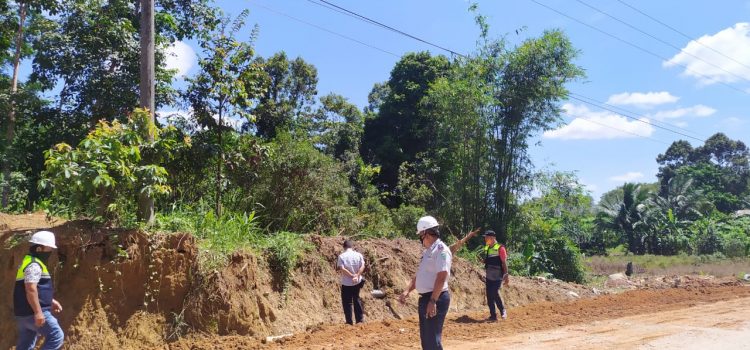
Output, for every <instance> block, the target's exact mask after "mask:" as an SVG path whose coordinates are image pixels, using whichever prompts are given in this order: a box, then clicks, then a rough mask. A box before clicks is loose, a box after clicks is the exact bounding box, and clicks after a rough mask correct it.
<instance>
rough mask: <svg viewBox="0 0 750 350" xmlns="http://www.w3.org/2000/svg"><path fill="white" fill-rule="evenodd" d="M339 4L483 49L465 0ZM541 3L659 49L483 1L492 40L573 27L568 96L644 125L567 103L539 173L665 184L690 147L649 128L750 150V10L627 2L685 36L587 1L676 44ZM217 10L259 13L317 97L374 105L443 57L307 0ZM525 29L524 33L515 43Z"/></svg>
mask: <svg viewBox="0 0 750 350" xmlns="http://www.w3.org/2000/svg"><path fill="white" fill-rule="evenodd" d="M331 1H332V2H333V3H335V4H338V5H340V6H343V7H345V8H348V9H350V10H352V11H355V12H358V13H360V14H363V15H366V16H368V17H370V18H373V19H376V20H378V21H381V22H383V23H385V24H388V25H390V26H393V27H396V28H398V29H400V30H403V31H405V32H407V33H410V34H413V35H415V36H418V37H421V38H424V39H426V40H429V41H431V42H434V43H436V44H439V45H441V46H443V47H447V48H450V49H451V50H454V51H456V52H461V53H471V52H472V51H473V49H474V47H475V45H474V44H475V40H476V37H477V34H478V30H477V28H476V26H475V25H474V21H473V16H472V15H471V14H470V13H469V12H468V11H467V10H466V9H467V7H468V5H469V3H468V2H467V1H464V0H431V1H430V0H419V1H418V0H380V1H352V0H349V1H345V0H331ZM536 1H538V2H540V3H543V4H545V5H547V6H549V7H552V8H554V9H556V10H558V11H561V12H563V13H565V14H566V15H568V16H571V17H574V18H576V19H578V20H580V21H581V22H584V23H586V24H588V25H590V26H593V27H595V28H598V29H599V30H602V31H605V32H608V33H611V34H613V35H615V36H617V37H619V38H621V39H622V40H626V41H629V42H631V43H633V44H635V45H638V46H640V47H642V48H643V50H647V51H650V52H651V54H648V53H644V52H643V51H641V50H639V49H636V48H634V47H632V46H630V45H628V44H625V43H623V42H621V41H618V40H617V39H613V38H612V37H610V36H607V35H605V34H602V33H600V32H598V31H596V30H595V29H592V28H590V27H587V26H586V25H583V24H581V23H578V22H576V21H574V20H572V19H569V18H566V17H564V16H563V15H561V14H559V13H556V12H553V11H551V10H549V9H547V8H545V7H542V6H540V5H538V4H536V3H534V2H533V1H531V0H514V1H509V0H504V1H479V6H480V9H481V11H482V13H483V14H485V15H486V16H487V17H488V18H489V23H490V25H491V31H492V33H493V34H494V35H497V36H500V35H506V34H507V39H508V40H509V42H510V43H518V42H520V41H521V40H523V39H525V38H529V37H533V36H538V35H539V34H540V33H542V32H543V31H544V30H546V29H552V28H560V29H562V30H564V31H565V33H566V34H567V35H568V36H569V37H570V39H571V40H572V42H573V44H574V46H575V47H576V48H578V49H579V50H580V51H581V54H580V57H579V58H578V60H577V62H576V63H577V64H578V65H580V66H582V67H583V68H584V69H585V70H586V74H587V78H586V79H584V80H582V81H580V82H576V83H573V84H571V85H570V86H569V88H570V90H571V91H572V92H574V93H576V94H577V95H576V96H585V97H587V98H590V99H594V100H596V101H600V102H608V103H609V104H611V105H615V106H618V107H621V108H624V109H626V110H628V111H630V112H632V113H629V115H631V116H634V117H637V118H638V119H641V120H642V121H643V122H638V121H634V120H630V119H627V118H625V117H623V116H619V115H616V114H614V113H611V112H608V111H605V110H602V109H600V108H598V107H595V106H591V105H586V104H583V103H581V102H579V101H575V100H570V101H567V102H565V107H566V110H567V111H568V113H567V115H566V116H565V122H566V123H567V125H566V126H562V127H561V128H560V129H558V130H555V131H551V132H548V133H545V134H544V135H540V136H539V137H538V138H537V141H539V142H540V143H539V145H535V146H533V147H532V148H531V154H532V157H533V160H534V163H535V164H536V165H537V167H539V168H543V167H548V168H553V169H557V170H564V171H576V172H577V173H578V175H579V178H580V179H581V180H582V182H583V183H585V184H586V185H587V187H588V188H589V190H590V191H591V192H592V194H593V195H594V197H595V198H597V199H598V197H599V196H600V195H601V194H602V193H603V192H605V191H607V190H610V189H612V188H614V187H615V186H618V185H621V184H622V183H623V182H624V181H643V182H651V181H655V179H656V178H655V174H656V172H657V164H656V162H655V158H656V156H657V154H659V153H661V152H664V150H666V148H667V147H668V145H669V144H670V143H671V142H672V141H674V140H677V139H685V137H684V136H681V135H678V134H675V133H672V132H669V131H665V130H662V129H659V128H656V127H653V126H651V125H650V124H649V123H651V124H657V123H658V124H659V125H663V126H665V127H667V128H670V129H677V128H682V130H678V131H680V132H682V133H686V134H690V135H694V136H696V137H697V138H698V139H705V138H707V137H709V136H710V135H712V134H714V133H715V132H719V131H721V132H724V133H726V134H727V135H729V136H730V137H731V138H734V139H741V140H742V141H744V142H745V143H748V144H750V137H748V135H750V132H749V131H750V108H748V103H747V102H748V100H749V99H750V80H749V79H750V24H748V22H750V1H747V0H724V1H721V2H720V5H719V2H710V1H702V0H683V1H676V0H669V1H646V0H623V1H624V2H625V3H627V4H629V5H631V6H633V7H635V8H637V9H638V10H641V11H643V12H644V13H646V14H648V15H650V16H653V17H654V18H657V19H659V20H661V21H663V22H665V23H667V24H669V25H671V26H672V27H674V28H676V29H678V30H679V31H681V32H682V33H684V34H686V35H687V36H688V37H689V38H690V39H687V38H685V37H683V36H682V35H680V34H678V33H675V32H673V31H671V30H670V29H668V28H666V27H664V26H662V25H660V24H658V23H656V22H654V21H652V20H650V19H648V18H647V17H645V16H643V15H642V14H639V13H638V12H636V11H635V10H633V9H631V8H628V7H627V6H625V5H624V4H623V3H621V2H620V1H618V0H596V1H594V0H582V1H584V2H585V3H588V4H590V5H592V6H595V7H597V8H598V9H600V10H602V11H604V12H606V13H608V14H610V15H612V16H614V17H616V18H617V19H619V20H622V21H624V22H627V23H629V24H631V25H632V26H634V27H636V28H638V29H640V30H642V31H645V32H647V33H648V34H651V35H653V36H655V37H657V38H659V39H661V40H662V41H666V42H668V43H670V44H671V45H672V46H674V47H672V46H669V45H665V44H663V43H661V42H659V41H656V40H654V39H653V38H650V37H648V36H646V35H644V34H642V33H639V32H638V31H636V30H634V29H633V28H630V27H628V26H627V25H625V24H622V23H620V22H618V21H616V20H614V19H612V18H610V17H608V16H607V15H605V14H602V13H600V12H598V11H596V10H595V9H592V8H590V7H587V6H586V5H585V4H583V3H581V2H577V1H574V0H536ZM217 4H218V5H219V6H220V7H221V8H222V9H223V10H224V11H225V12H227V13H229V14H232V15H236V14H238V13H240V12H241V11H242V10H243V9H245V8H249V9H250V15H249V17H248V20H247V23H248V27H247V32H246V35H249V32H250V29H251V27H252V25H254V24H257V25H258V26H259V28H260V36H259V38H258V40H257V42H256V49H257V52H258V54H259V55H262V56H270V55H272V54H273V53H275V52H278V51H282V50H283V51H286V53H287V54H288V55H289V56H292V57H296V56H301V57H303V58H304V59H305V60H306V61H308V62H310V63H312V64H313V65H315V66H316V67H317V69H318V76H319V85H318V87H319V96H322V95H325V94H327V93H329V92H334V93H338V94H341V95H343V96H345V97H347V98H348V99H349V100H350V101H352V102H353V103H355V104H357V105H359V106H360V107H362V106H364V105H365V104H366V103H367V94H368V93H369V92H370V89H371V88H372V85H373V84H374V83H376V82H381V81H385V80H387V79H388V75H389V72H390V70H391V69H392V67H393V65H394V64H395V62H396V61H397V60H398V59H399V57H400V56H401V55H403V54H405V53H407V52H410V51H422V50H428V51H431V52H432V53H434V54H445V52H443V51H441V50H439V49H435V48H433V47H431V46H428V45H426V44H423V43H420V42H417V41H415V40H412V39H409V38H406V37H404V36H400V35H398V34H395V33H392V32H389V31H387V30H384V29H381V28H378V27H375V26H373V25H371V24H367V23H364V22H362V21H359V20H356V19H354V18H351V17H349V16H346V15H343V14H340V13H337V12H334V11H331V10H329V9H326V8H323V7H321V6H318V5H316V4H314V3H312V2H311V1H307V0H277V1H272V0H223V1H217ZM291 17H293V18H295V19H293V18H291ZM302 22H307V23H302ZM316 26H318V27H323V28H325V29H327V30H330V31H333V32H336V33H339V34H340V35H345V36H348V37H350V38H353V39H356V40H358V41H361V42H364V43H367V44H369V45H371V46H374V47H377V48H379V49H381V50H384V51H388V52H390V53H393V54H395V55H392V54H389V53H385V52H382V51H380V50H377V49H373V48H371V47H368V46H365V45H362V44H360V43H356V42H354V41H351V40H348V39H345V38H342V37H340V36H337V35H334V34H331V33H329V32H327V31H324V30H321V29H320V28H317V27H316ZM520 28H526V29H525V30H524V31H522V32H521V33H520V34H516V32H515V31H516V30H517V29H520ZM694 40H699V42H700V43H697V42H695V41H694ZM709 48H710V49H709ZM713 50H716V51H718V52H721V54H722V55H719V54H717V53H716V51H713ZM174 51H175V53H176V56H175V57H174V58H173V60H172V63H171V64H172V65H173V66H174V67H180V68H181V69H182V70H183V71H184V72H187V73H188V74H191V73H194V72H195V71H196V67H195V54H194V51H198V47H197V45H196V44H195V43H194V42H186V43H179V44H178V45H177V46H176V48H175V50H174ZM655 56H659V57H655ZM696 57H697V58H696ZM176 84H177V85H178V86H180V85H181V83H180V82H176ZM664 123H668V124H664ZM689 141H691V143H693V144H694V145H698V144H700V143H701V142H699V141H697V140H694V139H689Z"/></svg>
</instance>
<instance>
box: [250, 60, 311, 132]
mask: <svg viewBox="0 0 750 350" xmlns="http://www.w3.org/2000/svg"><path fill="white" fill-rule="evenodd" d="M256 64H257V65H259V66H260V67H262V68H263V74H262V75H261V76H260V79H261V83H260V84H261V86H263V93H262V94H261V95H260V96H259V97H258V104H257V106H256V107H255V109H254V110H253V114H254V115H255V117H256V122H255V129H256V134H257V135H258V136H260V137H263V138H265V139H272V138H274V137H276V135H277V134H278V133H280V132H297V131H299V132H301V133H302V135H303V136H305V137H306V136H307V132H308V130H307V128H308V124H309V121H310V120H309V119H310V115H309V114H311V108H312V105H313V102H314V98H315V95H316V94H317V93H318V90H317V85H318V71H317V69H316V68H315V66H313V65H311V64H309V63H307V62H305V60H303V59H302V58H301V57H297V58H295V59H293V60H289V59H288V58H287V56H286V53H284V52H283V51H282V52H279V53H277V54H275V55H273V56H272V57H271V58H269V59H267V60H266V59H263V58H258V59H257V61H256ZM296 129H302V130H296Z"/></svg>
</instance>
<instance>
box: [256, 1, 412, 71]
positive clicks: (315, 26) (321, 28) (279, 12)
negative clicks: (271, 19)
mask: <svg viewBox="0 0 750 350" xmlns="http://www.w3.org/2000/svg"><path fill="white" fill-rule="evenodd" d="M255 4H256V5H257V6H259V7H261V8H263V9H265V10H267V11H270V12H273V13H276V14H277V15H280V16H284V17H286V18H289V19H292V20H294V21H297V22H300V23H303V24H306V25H309V26H311V27H314V28H317V29H320V30H322V31H324V32H327V33H329V34H333V35H335V36H338V37H341V38H344V39H347V40H350V41H353V42H355V43H358V44H360V45H364V46H367V47H369V48H371V49H374V50H378V51H380V52H383V53H386V54H389V55H391V56H394V57H397V58H398V57H401V56H400V55H397V54H395V53H393V52H390V51H388V50H385V49H381V48H379V47H377V46H373V45H370V44H368V43H366V42H363V41H360V40H357V39H354V38H352V37H349V36H346V35H344V34H340V33H337V32H334V31H332V30H330V29H327V28H324V27H321V26H319V25H317V24H313V23H310V22H307V21H304V20H302V19H299V18H297V17H294V16H291V15H288V14H286V13H283V12H281V11H277V10H274V9H272V8H270V7H267V6H265V5H263V4H260V3H258V2H257V1H255Z"/></svg>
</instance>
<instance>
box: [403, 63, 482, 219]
mask: <svg viewBox="0 0 750 350" xmlns="http://www.w3.org/2000/svg"><path fill="white" fill-rule="evenodd" d="M482 63H483V62H482V61H481V60H480V59H476V58H474V59H468V60H465V61H457V62H454V63H453V64H452V65H451V69H450V71H449V72H448V73H447V74H446V75H445V76H443V77H440V78H438V79H437V80H436V81H435V82H434V83H433V84H432V86H431V87H430V90H429V91H428V96H427V97H425V98H424V99H423V100H422V102H423V103H422V108H423V110H429V111H431V112H432V113H431V114H432V116H433V118H434V120H435V125H434V127H435V132H434V135H435V138H434V139H433V140H425V142H426V143H428V144H430V145H432V147H431V148H430V149H428V150H427V151H425V152H423V153H422V154H420V157H419V158H420V159H419V160H418V161H417V162H416V163H415V164H414V166H415V167H414V168H415V170H414V173H415V175H419V176H421V182H422V183H427V184H431V185H432V188H433V189H434V192H435V194H436V195H435V196H433V197H432V200H431V202H430V203H429V206H430V207H431V208H435V209H436V211H437V212H438V213H439V215H440V216H441V217H442V218H443V219H444V221H445V222H447V223H449V226H452V227H451V229H452V231H458V232H467V231H468V230H471V229H473V228H475V227H479V226H482V225H486V224H487V218H488V217H489V213H490V210H491V207H490V206H489V205H488V204H489V203H490V196H491V186H490V184H491V181H489V179H490V178H491V176H492V165H491V163H490V161H489V156H490V147H491V144H492V140H491V134H490V132H489V130H490V124H489V121H488V119H487V115H486V114H484V113H482V111H483V109H482V108H483V106H486V105H487V104H488V103H490V101H489V91H488V89H487V87H488V86H487V84H485V81H484V80H483V78H484V76H483V74H484V73H485V67H484V66H483V65H482Z"/></svg>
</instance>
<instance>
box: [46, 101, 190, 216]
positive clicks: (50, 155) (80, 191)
mask: <svg viewBox="0 0 750 350" xmlns="http://www.w3.org/2000/svg"><path fill="white" fill-rule="evenodd" d="M144 129H151V131H150V132H149V133H150V134H152V135H154V139H153V140H149V139H146V138H144V137H143V135H145V134H146V132H145V131H144ZM186 145H189V143H188V141H187V140H186V139H184V138H183V137H181V135H180V134H179V133H178V132H177V130H176V129H175V128H173V127H166V128H164V129H159V128H157V127H156V125H154V124H153V123H151V122H150V118H149V114H148V112H147V111H146V110H143V109H136V110H135V111H134V112H133V113H132V114H130V116H129V117H128V121H127V123H124V124H123V123H120V122H119V121H116V120H115V121H113V122H111V123H109V122H106V121H104V120H102V121H100V122H99V124H98V125H97V127H96V128H94V130H92V131H91V132H90V133H89V135H88V136H87V137H86V138H85V139H84V140H82V141H81V142H80V143H79V144H78V146H77V147H76V148H73V147H71V146H70V145H68V144H65V143H60V144H58V145H56V146H55V147H53V148H52V149H49V150H48V151H46V152H45V165H46V168H45V170H44V173H43V179H42V181H40V187H43V188H48V189H50V190H51V191H52V198H53V199H54V200H56V201H57V202H58V203H69V204H68V206H65V207H63V208H61V209H64V210H67V211H68V212H69V214H73V215H87V216H91V217H100V218H106V219H118V218H119V217H118V216H123V214H128V213H132V212H134V210H133V209H134V208H135V205H136V203H137V200H136V198H137V196H138V194H139V193H142V192H146V193H148V194H149V195H151V196H159V195H164V194H167V193H169V191H170V190H171V189H170V187H169V186H168V185H166V182H167V176H168V174H167V171H166V169H165V168H164V167H162V166H161V165H158V164H161V163H163V162H165V161H166V160H167V159H168V158H169V157H171V155H172V152H173V151H175V150H176V149H178V148H180V147H184V146H186ZM144 159H148V160H149V161H150V162H152V163H150V162H145V161H144ZM118 214H120V215H118Z"/></svg>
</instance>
